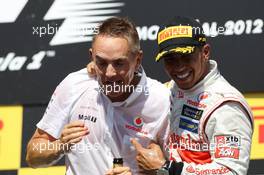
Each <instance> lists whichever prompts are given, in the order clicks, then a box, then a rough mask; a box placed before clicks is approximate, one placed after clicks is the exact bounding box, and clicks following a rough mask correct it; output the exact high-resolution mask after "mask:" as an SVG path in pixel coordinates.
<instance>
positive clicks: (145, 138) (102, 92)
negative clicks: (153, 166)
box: [26, 17, 169, 175]
mask: <svg viewBox="0 0 264 175" xmlns="http://www.w3.org/2000/svg"><path fill="white" fill-rule="evenodd" d="M90 55H91V57H92V60H93V62H94V64H95V70H96V78H95V77H91V76H89V75H88V73H87V70H86V69H82V70H80V71H78V72H74V73H71V74H69V75H68V76H67V77H66V78H65V79H64V80H63V81H62V82H61V83H60V84H59V85H58V87H57V88H56V90H55V92H54V93H53V95H52V98H51V100H50V102H49V105H48V107H47V109H46V112H45V114H44V116H43V118H42V119H41V121H40V122H39V123H38V124H37V129H36V131H35V133H34V135H33V136H32V138H31V140H30V141H29V143H28V147H27V157H26V159H27V162H28V164H29V165H30V166H31V167H34V168H37V167H43V166H50V165H52V164H54V163H55V162H56V161H57V160H59V159H60V158H61V157H62V156H63V155H65V158H66V174H67V175H73V174H74V175H84V174H85V175H87V174H93V175H102V174H109V175H110V174H127V175H129V174H132V173H133V174H141V173H140V172H139V171H140V170H139V168H138V165H137V162H136V159H135V156H136V151H135V149H134V147H133V146H131V143H130V139H131V138H137V139H138V141H139V142H140V143H141V144H142V145H143V146H145V147H147V146H149V145H150V147H151V144H150V141H151V140H153V141H155V142H157V143H160V145H163V142H164V140H165V138H164V137H165V136H166V132H167V131H168V120H167V118H166V116H167V113H168V111H169V91H168V90H167V89H166V88H165V87H164V85H162V84H161V83H159V82H157V81H156V80H152V79H150V78H148V77H146V75H145V73H144V70H143V68H142V67H141V66H140V65H141V59H142V51H141V50H140V43H139V37H138V33H137V31H136V28H135V26H134V25H133V24H132V23H131V22H130V21H128V20H127V19H125V18H117V17H116V18H110V19H108V20H106V21H105V22H103V23H102V24H101V25H100V27H99V31H98V34H97V35H95V36H94V39H93V42H92V48H91V49H90ZM115 157H116V158H118V157H122V158H123V160H124V167H121V168H113V169H112V165H113V158H115Z"/></svg>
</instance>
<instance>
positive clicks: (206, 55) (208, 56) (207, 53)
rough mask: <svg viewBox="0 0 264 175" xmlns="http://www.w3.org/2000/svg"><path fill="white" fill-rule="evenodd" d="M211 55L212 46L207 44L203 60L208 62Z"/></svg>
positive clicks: (204, 47)
mask: <svg viewBox="0 0 264 175" xmlns="http://www.w3.org/2000/svg"><path fill="white" fill-rule="evenodd" d="M210 54H211V46H210V45H209V44H205V45H204V46H203V58H204V60H205V61H208V60H209V58H210Z"/></svg>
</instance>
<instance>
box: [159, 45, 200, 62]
mask: <svg viewBox="0 0 264 175" xmlns="http://www.w3.org/2000/svg"><path fill="white" fill-rule="evenodd" d="M194 49H195V46H176V47H175V46H174V47H173V48H171V47H168V48H166V49H164V50H162V51H161V52H159V53H158V54H157V56H156V62H158V61H160V59H161V58H162V57H164V56H165V55H168V54H170V53H178V54H190V53H193V52H194Z"/></svg>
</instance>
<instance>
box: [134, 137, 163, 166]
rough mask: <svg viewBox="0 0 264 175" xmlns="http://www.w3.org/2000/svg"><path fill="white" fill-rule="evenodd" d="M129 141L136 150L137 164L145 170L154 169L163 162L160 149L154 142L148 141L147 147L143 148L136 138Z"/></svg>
mask: <svg viewBox="0 0 264 175" xmlns="http://www.w3.org/2000/svg"><path fill="white" fill-rule="evenodd" d="M131 143H132V144H133V145H134V147H135V149H136V151H137V157H136V158H137V162H138V165H139V166H140V167H141V168H143V169H145V170H155V169H159V168H161V167H162V165H163V164H164V163H165V161H166V160H165V158H164V156H163V153H162V151H161V149H160V146H159V145H157V144H155V143H150V144H149V146H148V148H143V147H142V145H141V144H140V143H138V141H137V140H136V139H134V138H133V139H132V140H131Z"/></svg>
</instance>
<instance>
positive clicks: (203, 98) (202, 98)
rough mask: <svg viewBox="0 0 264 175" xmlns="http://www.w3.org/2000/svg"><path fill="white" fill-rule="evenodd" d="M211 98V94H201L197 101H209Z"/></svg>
mask: <svg viewBox="0 0 264 175" xmlns="http://www.w3.org/2000/svg"><path fill="white" fill-rule="evenodd" d="M209 96H210V94H209V92H201V93H200V94H199V95H198V96H197V101H202V100H205V99H207V98H208V97H209Z"/></svg>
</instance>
